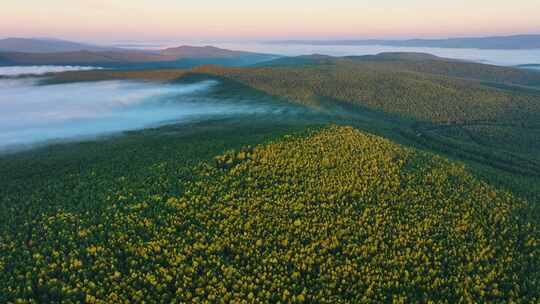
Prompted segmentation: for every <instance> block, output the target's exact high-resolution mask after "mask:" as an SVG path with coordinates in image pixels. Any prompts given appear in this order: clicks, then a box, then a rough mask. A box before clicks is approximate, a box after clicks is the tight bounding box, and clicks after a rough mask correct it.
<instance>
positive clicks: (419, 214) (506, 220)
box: [0, 126, 540, 303]
mask: <svg viewBox="0 0 540 304" xmlns="http://www.w3.org/2000/svg"><path fill="white" fill-rule="evenodd" d="M251 133H253V132H251ZM227 136H230V135H226V136H225V137H227ZM247 137H250V136H249V135H248V136H247ZM247 137H244V138H247ZM188 138H189V137H188ZM194 138H195V137H193V139H194ZM198 138H200V137H198ZM252 139H253V138H252ZM196 142H199V143H201V142H200V141H199V140H198V141H191V140H188V141H187V146H186V147H185V148H188V147H190V146H191V143H196ZM203 142H204V141H203ZM163 143H164V145H162V146H160V148H159V149H161V150H163V149H165V150H163V152H161V153H159V154H156V156H159V155H163V156H165V155H166V154H165V153H166V148H167V146H168V145H170V144H166V141H164V142H163ZM178 144H179V145H180V146H179V148H180V149H179V150H175V151H174V152H173V151H171V152H169V153H174V154H175V155H176V156H175V157H174V159H178V160H180V162H177V163H176V164H177V165H180V164H181V162H182V159H186V158H184V157H183V155H184V156H188V158H187V159H189V155H190V153H191V152H196V150H197V149H199V148H198V146H197V145H193V146H191V148H190V149H189V150H186V149H182V144H181V143H180V142H178V143H176V144H175V145H178ZM199 146H200V145H199ZM208 147H210V145H209V146H208ZM117 148H118V147H117ZM147 149H149V148H143V147H142V146H141V149H140V151H141V152H143V155H144V151H145V150H147ZM193 149H195V150H193ZM183 151H185V152H183ZM141 152H139V153H138V154H141ZM134 159H137V157H135V158H134ZM104 161H106V160H104ZM126 165H127V163H126ZM130 166H131V165H130ZM96 169H97V168H96ZM148 170H149V171H148V172H147V173H146V174H147V175H148V178H147V179H146V184H147V185H146V187H143V188H140V187H137V184H133V181H134V179H133V177H134V176H133V177H119V178H116V179H114V180H103V181H102V183H103V185H105V184H110V185H111V186H112V188H110V189H109V190H111V191H109V192H108V194H106V193H107V192H105V193H103V194H104V195H105V197H103V198H102V200H99V201H93V202H92V201H88V202H87V203H83V202H81V203H79V204H77V205H72V202H71V201H69V200H61V201H56V202H55V203H54V204H53V205H49V206H47V207H46V206H39V205H35V206H34V205H32V204H39V202H38V201H34V202H32V200H33V199H31V201H29V202H27V203H26V206H25V207H24V209H23V210H24V212H25V215H24V217H21V214H19V213H20V211H18V210H19V208H14V207H11V208H7V209H6V208H3V209H2V214H3V217H4V218H5V219H6V220H5V221H3V227H4V229H2V230H1V231H2V234H1V235H0V238H1V240H2V243H1V244H2V245H1V246H0V267H2V270H3V271H2V272H0V300H2V301H8V302H9V301H14V300H15V299H19V302H25V300H29V299H34V300H36V301H40V302H50V301H59V300H62V301H64V302H73V303H74V302H81V301H84V302H87V303H106V302H131V301H136V302H142V301H145V302H204V301H211V302H212V301H218V299H221V300H226V301H231V300H235V299H247V300H249V301H252V302H261V303H263V302H278V301H280V302H295V303H303V302H320V303H348V302H368V303H375V302H392V301H394V302H396V303H405V302H417V301H420V302H429V301H442V300H446V301H452V302H458V301H468V302H508V301H515V302H529V303H531V302H536V301H538V300H539V296H540V294H539V291H540V288H539V287H540V286H539V284H540V281H539V276H538V270H539V268H538V267H539V261H540V240H539V236H538V231H537V230H536V229H537V228H536V226H535V225H534V224H532V223H530V222H528V220H527V217H526V216H524V214H523V213H524V212H525V211H526V210H527V209H526V205H525V203H524V202H523V201H521V200H519V199H516V198H515V197H513V196H512V195H510V194H508V193H505V192H501V191H497V190H495V189H494V188H492V187H490V186H488V185H486V184H485V183H483V182H481V181H479V180H477V179H476V178H474V177H473V176H471V175H470V174H469V173H468V172H467V171H466V170H465V169H464V168H463V166H462V165H459V164H455V163H452V162H449V161H447V160H445V159H443V158H440V157H436V156H434V155H431V154H426V153H423V152H419V151H417V150H414V149H410V148H405V147H402V146H400V145H397V144H395V143H392V142H390V141H388V140H385V139H382V138H380V137H376V136H372V135H367V134H365V133H362V132H360V131H358V130H355V129H353V128H351V127H337V126H331V127H327V128H323V129H316V130H313V131H309V132H307V133H303V134H300V135H295V136H286V137H285V138H284V139H282V140H278V141H275V142H273V143H269V144H266V145H259V146H255V147H253V146H252V147H245V148H243V149H240V150H235V151H230V152H227V153H225V154H224V155H221V156H217V157H215V158H214V160H211V161H210V160H209V161H205V162H203V163H201V164H200V165H195V166H194V167H193V169H192V170H183V169H182V166H180V167H175V166H171V165H170V164H168V163H167V162H164V163H161V164H155V165H152V166H149V167H148ZM136 172H138V171H131V173H132V174H133V173H136ZM175 172H176V173H175ZM189 172H192V173H189ZM88 173H89V175H88V176H82V175H80V176H73V177H74V178H78V179H80V181H81V182H83V183H82V184H81V185H85V184H86V182H90V184H86V185H92V184H95V182H94V180H96V179H98V180H99V179H100V178H101V177H102V176H103V174H110V173H107V172H106V171H92V172H88ZM175 174H180V175H178V177H181V176H187V175H191V177H190V178H188V179H179V180H176V181H175V180H174V179H173V178H172V177H174V175H175ZM153 176H154V177H153ZM134 187H136V188H134ZM156 187H157V188H156ZM179 187H180V188H181V189H182V191H181V192H176V190H175V189H179ZM99 189H101V187H100V188H99ZM159 189H161V190H159ZM112 190H114V191H112ZM171 190H172V191H171ZM98 191H100V190H98ZM156 191H157V192H156ZM175 192H176V194H175ZM84 193H87V191H86V190H85V187H76V188H74V189H73V190H72V191H71V192H66V193H65V194H66V195H69V196H75V197H76V196H77V195H81V194H84ZM40 197H42V198H45V197H43V196H40ZM96 203H97V205H96ZM18 220H22V222H18Z"/></svg>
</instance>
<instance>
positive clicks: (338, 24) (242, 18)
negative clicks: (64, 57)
mask: <svg viewBox="0 0 540 304" xmlns="http://www.w3.org/2000/svg"><path fill="white" fill-rule="evenodd" d="M538 1H539V0H517V1H508V0H504V1H502V0H490V1H488V0H467V1H465V0H453V1H443V0H430V1H428V0H407V1H403V0H378V1H375V2H374V1H365V0H331V1H317V0H310V1H308V0H294V1H293V0H272V1H264V2H263V1H248V0H229V1H223V0H219V1H217V0H197V1H185V0H179V1H178V0H177V1H174V0H153V1H151V0H130V1H127V0H47V1H43V0H24V1H5V2H6V3H2V6H1V10H0V37H9V36H23V37H58V38H69V39H74V40H88V41H102V42H110V41H118V40H138V41H144V40H147V41H149V40H175V39H188V40H189V39H193V40H205V39H206V40H231V39H259V40H261V39H298V38H314V39H325V38H327V39H330V38H411V37H450V36H483V35H498V34H501V35H506V34H516V33H540V17H539V16H540V3H539V2H538Z"/></svg>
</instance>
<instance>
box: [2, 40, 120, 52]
mask: <svg viewBox="0 0 540 304" xmlns="http://www.w3.org/2000/svg"><path fill="white" fill-rule="evenodd" d="M111 50H118V49H117V48H112V47H103V46H96V45H91V44H84V43H78V42H72V41H66V40H60V39H52V38H7V39H0V52H22V53H59V52H79V51H111Z"/></svg>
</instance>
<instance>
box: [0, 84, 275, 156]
mask: <svg viewBox="0 0 540 304" xmlns="http://www.w3.org/2000/svg"><path fill="white" fill-rule="evenodd" d="M217 85H219V83H218V82H217V81H212V80H208V81H202V82H198V83H193V84H166V83H151V82H137V81H123V80H119V81H101V82H85V83H71V84H58V85H43V86H40V85H38V79H36V78H17V79H0V90H1V92H2V94H0V109H1V111H0V149H2V150H4V149H6V148H10V149H11V148H13V147H23V146H28V145H33V144H36V143H43V142H47V141H50V140H74V139H79V138H88V137H96V136H99V135H104V134H111V133H118V132H121V131H126V130H136V129H141V128H145V127H152V126H158V125H161V124H166V123H173V122H183V121H191V120H197V119H206V118H209V117H215V116H224V115H237V114H248V113H270V112H275V113H279V111H282V110H283V108H282V107H280V106H276V105H270V104H268V103H263V102H260V101H257V100H249V98H247V99H245V100H238V99H235V100H227V99H219V98H214V97H211V95H209V94H208V93H210V92H211V91H212V89H213V88H214V87H215V86H217Z"/></svg>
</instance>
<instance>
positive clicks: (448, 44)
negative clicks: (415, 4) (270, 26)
mask: <svg viewBox="0 0 540 304" xmlns="http://www.w3.org/2000/svg"><path fill="white" fill-rule="evenodd" d="M270 43H287V44H305V45H384V46H394V47H436V48H474V49H502V50H504V49H540V35H513V36H495V37H473V38H448V39H409V40H377V39H369V40H286V41H273V42H270Z"/></svg>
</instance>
